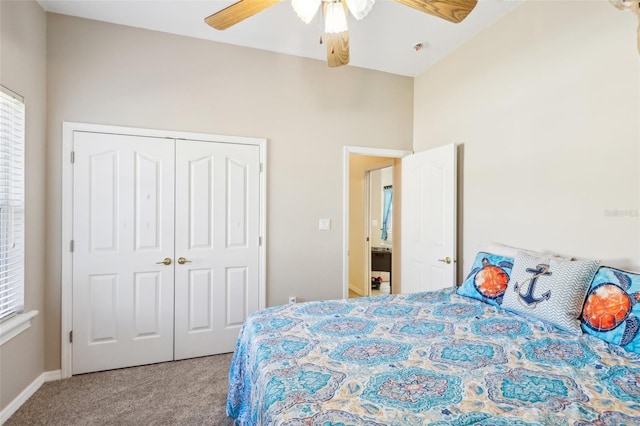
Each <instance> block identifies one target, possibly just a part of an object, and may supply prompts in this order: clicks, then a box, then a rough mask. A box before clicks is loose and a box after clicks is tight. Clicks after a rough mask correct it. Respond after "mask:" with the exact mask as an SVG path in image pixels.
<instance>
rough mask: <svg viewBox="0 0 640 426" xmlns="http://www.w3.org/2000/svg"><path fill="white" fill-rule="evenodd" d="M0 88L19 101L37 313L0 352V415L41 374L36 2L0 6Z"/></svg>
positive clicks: (41, 69)
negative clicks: (22, 113) (22, 105)
mask: <svg viewBox="0 0 640 426" xmlns="http://www.w3.org/2000/svg"><path fill="white" fill-rule="evenodd" d="M0 83H2V85H3V86H5V87H8V88H9V89H11V90H13V91H14V92H17V93H19V94H20V95H22V96H23V97H24V98H25V106H26V152H25V158H26V176H25V184H26V191H25V196H26V205H25V209H26V222H25V225H26V243H25V257H26V264H25V310H26V311H30V310H34V309H35V310H38V311H40V314H39V315H38V316H36V317H35V318H34V319H33V320H32V321H31V324H32V326H31V328H29V329H28V330H27V331H25V332H23V333H21V334H20V335H18V336H17V337H15V338H14V339H12V340H10V341H9V342H8V343H5V344H4V345H2V346H0V410H2V409H4V408H5V407H6V406H7V404H9V403H10V402H11V401H12V400H13V399H14V398H15V397H16V396H17V395H18V394H19V393H20V392H22V391H23V390H24V388H26V387H27V386H28V385H29V384H30V383H31V382H33V381H34V380H35V379H36V378H37V377H38V376H40V375H41V374H42V373H43V372H44V319H45V314H44V249H45V245H44V236H45V229H44V221H45V214H46V209H45V180H44V179H45V165H46V164H45V153H46V145H45V136H46V131H45V128H46V118H47V117H46V15H45V13H44V11H43V10H42V8H41V7H40V6H39V5H38V4H37V3H36V2H31V1H2V2H0Z"/></svg>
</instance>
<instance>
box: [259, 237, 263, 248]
mask: <svg viewBox="0 0 640 426" xmlns="http://www.w3.org/2000/svg"><path fill="white" fill-rule="evenodd" d="M258 245H259V246H262V237H258Z"/></svg>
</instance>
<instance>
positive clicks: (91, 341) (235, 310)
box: [72, 132, 260, 374]
mask: <svg viewBox="0 0 640 426" xmlns="http://www.w3.org/2000/svg"><path fill="white" fill-rule="evenodd" d="M73 149H74V153H75V154H74V156H75V162H74V177H73V181H74V189H73V198H74V200H73V215H74V217H73V240H74V248H73V300H72V303H73V308H72V309H73V343H72V345H73V352H72V356H73V362H72V364H73V368H72V370H73V374H80V373H85V372H89V371H100V370H107V369H113V368H121V367H128V366H133V365H142V364H149V363H155V362H161V361H169V360H173V359H181V358H188V357H195V356H203V355H211V354H215V353H223V352H231V351H233V348H234V344H235V339H236V338H237V335H238V331H239V328H240V326H241V325H242V323H243V321H244V319H245V318H246V316H247V315H248V314H249V313H250V312H252V311H254V310H256V309H258V303H259V302H258V294H259V289H258V286H259V284H258V266H259V242H258V237H259V235H258V234H259V222H260V218H259V214H260V213H259V211H260V210H259V197H260V194H259V148H258V147H257V146H254V145H236V144H227V143H217V142H214V143H212V142H200V141H187V140H173V139H165V138H153V137H141V136H128V135H115V134H104V133H90V132H75V133H74V148H73ZM181 258H182V259H181Z"/></svg>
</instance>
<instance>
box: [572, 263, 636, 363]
mask: <svg viewBox="0 0 640 426" xmlns="http://www.w3.org/2000/svg"><path fill="white" fill-rule="evenodd" d="M638 301H640V274H637V273H633V272H627V271H622V270H620V269H615V268H610V267H608V266H603V267H601V268H600V269H598V273H597V274H596V276H595V277H593V281H592V282H591V287H590V288H589V292H588V293H587V298H586V300H585V301H584V306H583V308H582V316H581V317H580V320H581V322H582V330H584V332H585V333H588V334H591V335H592V336H595V337H597V338H599V339H602V340H604V341H605V342H609V343H613V344H616V345H620V346H622V347H623V348H624V349H626V350H627V351H630V352H636V353H640V336H639V335H638V329H639V328H640V327H639V320H638V316H640V303H638Z"/></svg>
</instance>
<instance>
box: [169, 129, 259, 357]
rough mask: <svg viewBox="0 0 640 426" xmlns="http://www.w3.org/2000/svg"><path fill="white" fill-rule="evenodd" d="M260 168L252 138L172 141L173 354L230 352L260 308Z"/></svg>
mask: <svg viewBox="0 0 640 426" xmlns="http://www.w3.org/2000/svg"><path fill="white" fill-rule="evenodd" d="M259 174H260V150H259V147H258V146H256V145H238V144H226V143H208V142H197V141H182V140H179V141H176V182H177V184H176V242H175V243H176V246H175V247H176V260H177V263H176V289H175V304H176V310H175V359H183V358H190V357H195V356H202V355H211V354H216V353H223V352H233V349H234V347H235V343H236V339H237V337H238V332H239V330H240V327H241V326H242V324H243V323H244V320H245V318H246V317H247V315H248V314H249V313H251V312H253V311H255V310H257V309H258V308H259V271H258V268H259V261H260V247H259V232H260V229H259V224H260V220H259V218H260V176H259ZM180 258H184V260H185V263H181V262H180V260H179V259H180Z"/></svg>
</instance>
